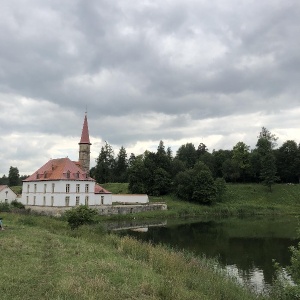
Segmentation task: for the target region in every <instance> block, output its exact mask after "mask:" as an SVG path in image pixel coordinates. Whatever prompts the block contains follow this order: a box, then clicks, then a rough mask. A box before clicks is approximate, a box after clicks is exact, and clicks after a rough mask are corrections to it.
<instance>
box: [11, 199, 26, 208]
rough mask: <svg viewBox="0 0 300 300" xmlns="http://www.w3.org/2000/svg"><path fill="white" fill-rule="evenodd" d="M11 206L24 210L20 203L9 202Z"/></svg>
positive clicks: (15, 201)
mask: <svg viewBox="0 0 300 300" xmlns="http://www.w3.org/2000/svg"><path fill="white" fill-rule="evenodd" d="M11 206H13V207H16V208H20V209H23V208H25V206H24V204H23V203H21V202H18V201H17V200H13V201H11Z"/></svg>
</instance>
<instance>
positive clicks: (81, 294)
mask: <svg viewBox="0 0 300 300" xmlns="http://www.w3.org/2000/svg"><path fill="white" fill-rule="evenodd" d="M1 216H2V217H3V218H4V222H5V225H6V230H5V231H1V232H0V241H1V242H0V251H1V256H0V272H1V280H0V294H1V298H3V299H172V300H176V299H180V300H182V299H214V300H215V299H230V300H232V299H261V298H262V297H261V296H256V295H254V294H253V293H251V292H249V291H248V290H246V289H244V288H242V287H241V286H239V285H238V284H236V283H235V282H234V281H233V280H232V279H230V278H229V277H227V276H225V274H224V272H223V271H222V270H221V269H220V268H218V267H216V263H215V262H214V261H211V260H207V259H205V258H203V259H199V258H196V257H193V256H191V255H189V254H186V253H182V252H175V251H172V250H170V249H166V248H164V247H162V246H155V247H154V246H152V245H149V244H142V243H140V242H138V241H136V240H133V239H130V238H128V237H125V238H120V237H118V236H116V235H113V234H107V233H105V232H104V231H103V230H102V229H101V227H100V226H99V225H98V226H93V227H81V228H80V229H79V230H76V231H70V230H69V228H68V227H67V224H66V223H65V222H64V221H61V220H56V219H54V218H49V217H42V216H30V215H29V216H27V215H26V216H21V215H16V214H8V213H2V214H1Z"/></svg>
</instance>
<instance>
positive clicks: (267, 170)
mask: <svg viewBox="0 0 300 300" xmlns="http://www.w3.org/2000/svg"><path fill="white" fill-rule="evenodd" d="M256 149H257V152H258V154H259V158H260V176H259V177H260V179H261V181H262V184H264V185H266V186H267V187H268V188H269V190H270V191H272V185H273V184H274V183H275V182H276V181H277V180H278V177H277V176H276V160H275V155H274V153H273V151H272V141H270V140H268V139H267V138H263V137H262V138H259V139H258V141H257V144H256Z"/></svg>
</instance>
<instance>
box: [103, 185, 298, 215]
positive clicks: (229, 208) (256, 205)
mask: <svg viewBox="0 0 300 300" xmlns="http://www.w3.org/2000/svg"><path fill="white" fill-rule="evenodd" d="M114 185H116V186H115V187H114ZM103 186H104V187H105V188H107V189H110V190H112V191H113V192H115V191H116V190H119V191H121V193H126V192H128V186H127V184H126V183H122V184H114V183H110V184H109V185H103ZM162 201H163V202H166V203H167V205H168V211H154V212H145V213H140V214H135V215H134V216H133V215H122V216H111V217H109V219H128V218H133V217H134V218H136V219H144V218H161V217H196V216H201V215H224V216H241V215H279V214H290V215H292V214H294V215H295V214H296V215H299V214H300V184H297V185H287V184H276V185H274V187H273V191H272V192H269V191H268V189H267V188H266V187H264V186H262V185H260V184H227V189H226V193H225V195H224V198H223V201H222V202H219V203H216V204H214V205H211V206H205V205H199V204H197V203H192V202H186V201H181V200H179V199H178V198H177V197H176V196H174V195H167V196H162V197H150V202H162Z"/></svg>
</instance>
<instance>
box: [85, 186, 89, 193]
mask: <svg viewBox="0 0 300 300" xmlns="http://www.w3.org/2000/svg"><path fill="white" fill-rule="evenodd" d="M85 192H86V193H88V192H89V185H88V184H86V185H85Z"/></svg>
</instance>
